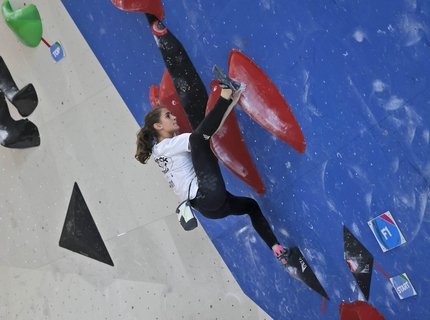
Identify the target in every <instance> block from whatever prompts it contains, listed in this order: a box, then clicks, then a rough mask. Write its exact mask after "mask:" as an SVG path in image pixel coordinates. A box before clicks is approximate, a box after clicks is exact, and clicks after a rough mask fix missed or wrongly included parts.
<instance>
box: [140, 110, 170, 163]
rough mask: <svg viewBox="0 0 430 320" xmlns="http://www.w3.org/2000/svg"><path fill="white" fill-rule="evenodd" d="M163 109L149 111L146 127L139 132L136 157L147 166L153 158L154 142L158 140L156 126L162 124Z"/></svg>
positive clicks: (146, 117)
mask: <svg viewBox="0 0 430 320" xmlns="http://www.w3.org/2000/svg"><path fill="white" fill-rule="evenodd" d="M162 108H163V107H158V108H155V109H152V110H151V111H149V112H148V113H147V114H146V116H145V121H144V122H145V124H144V126H143V127H142V128H141V129H140V130H139V131H138V132H137V141H136V145H137V150H136V155H135V156H134V157H135V158H136V160H137V161H139V162H141V163H143V164H146V163H147V162H148V160H149V158H150V157H151V154H152V147H153V146H154V140H156V139H157V138H158V133H157V130H155V128H154V124H156V123H159V122H160V117H161V109H162Z"/></svg>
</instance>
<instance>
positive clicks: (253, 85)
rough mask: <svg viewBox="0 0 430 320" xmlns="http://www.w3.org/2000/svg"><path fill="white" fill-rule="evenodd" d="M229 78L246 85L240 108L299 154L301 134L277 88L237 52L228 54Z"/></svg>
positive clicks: (233, 51) (301, 149) (301, 144)
mask: <svg viewBox="0 0 430 320" xmlns="http://www.w3.org/2000/svg"><path fill="white" fill-rule="evenodd" d="M228 70H229V74H230V77H231V78H234V79H237V80H239V81H240V82H243V83H245V84H246V90H245V92H244V93H243V94H242V96H241V98H240V100H239V105H240V106H241V107H242V108H243V110H245V112H246V113H247V114H249V116H251V118H253V119H254V120H255V121H256V122H258V123H259V124H260V125H261V126H262V127H263V128H264V129H266V130H267V131H269V132H271V133H272V134H274V135H275V136H276V137H278V138H279V139H281V140H282V141H284V142H285V143H287V144H289V145H290V146H292V147H293V148H294V149H295V150H296V151H297V152H298V153H303V152H304V151H305V149H306V142H305V138H304V136H303V133H302V130H301V128H300V126H299V124H298V122H297V120H296V118H295V117H294V114H293V112H292V111H291V108H290V106H289V105H288V103H287V102H286V101H285V99H284V97H283V96H282V94H281V93H280V92H279V90H278V88H277V87H276V86H275V85H274V83H273V82H272V81H271V80H270V78H269V77H268V76H267V75H266V74H265V73H264V72H263V71H262V70H261V69H260V67H259V66H258V65H256V64H255V62H254V61H252V60H251V59H250V58H248V57H247V56H246V55H245V54H243V53H242V52H240V51H238V50H232V51H231V52H230V56H229V60H228Z"/></svg>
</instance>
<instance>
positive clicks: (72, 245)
mask: <svg viewBox="0 0 430 320" xmlns="http://www.w3.org/2000/svg"><path fill="white" fill-rule="evenodd" d="M60 247H63V248H65V249H68V250H71V251H73V252H76V253H79V254H82V255H84V256H86V257H89V258H92V259H95V260H97V261H100V262H103V263H106V264H108V265H110V266H113V265H114V264H113V261H112V259H111V257H110V255H109V252H108V250H107V248H106V246H105V244H104V242H103V239H102V237H101V236H100V233H99V231H98V229H97V226H96V224H95V222H94V220H93V217H92V216H91V213H90V210H89V209H88V206H87V204H86V203H85V200H84V197H83V195H82V193H81V191H80V189H79V187H78V184H77V183H76V182H75V184H74V186H73V192H72V196H71V198H70V203H69V208H68V209H67V215H66V220H65V222H64V226H63V231H62V233H61V237H60Z"/></svg>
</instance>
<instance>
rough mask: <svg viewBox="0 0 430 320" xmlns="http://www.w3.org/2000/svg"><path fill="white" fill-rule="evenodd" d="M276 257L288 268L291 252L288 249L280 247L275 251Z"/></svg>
mask: <svg viewBox="0 0 430 320" xmlns="http://www.w3.org/2000/svg"><path fill="white" fill-rule="evenodd" d="M273 253H274V255H275V257H276V258H278V260H279V261H280V262H281V263H282V264H283V265H284V266H286V265H287V264H288V259H289V257H290V254H291V253H290V250H289V249H288V248H284V247H282V246H278V247H277V248H276V249H275V250H274V251H273Z"/></svg>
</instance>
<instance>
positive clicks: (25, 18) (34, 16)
mask: <svg viewBox="0 0 430 320" xmlns="http://www.w3.org/2000/svg"><path fill="white" fill-rule="evenodd" d="M2 14H3V19H4V21H5V22H6V24H7V25H8V26H9V28H11V30H12V31H13V32H14V33H15V35H16V36H17V37H18V39H19V41H21V42H22V43H23V44H25V45H26V46H29V47H32V48H34V47H37V46H38V45H39V43H40V41H41V40H42V20H41V19H40V15H39V10H37V7H36V6H35V5H34V4H30V5H28V6H26V7H24V8H22V9H19V10H16V11H13V9H12V7H11V5H10V3H9V0H5V1H4V2H3V5H2Z"/></svg>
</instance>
